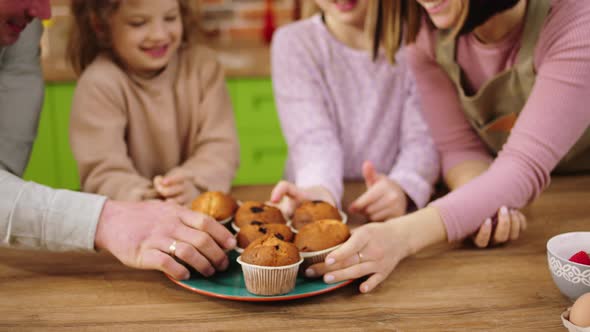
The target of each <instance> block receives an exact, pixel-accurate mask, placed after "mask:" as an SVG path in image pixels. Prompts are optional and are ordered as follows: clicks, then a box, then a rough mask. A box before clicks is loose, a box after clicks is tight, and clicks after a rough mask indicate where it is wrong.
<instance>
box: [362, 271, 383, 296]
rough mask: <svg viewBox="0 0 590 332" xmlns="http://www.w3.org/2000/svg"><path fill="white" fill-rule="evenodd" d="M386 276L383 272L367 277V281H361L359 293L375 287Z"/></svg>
mask: <svg viewBox="0 0 590 332" xmlns="http://www.w3.org/2000/svg"><path fill="white" fill-rule="evenodd" d="M386 277H387V276H386V275H385V274H383V273H375V274H373V275H372V276H371V277H369V279H367V281H365V282H363V283H362V284H361V285H360V287H359V290H360V291H361V293H368V292H370V291H372V290H373V289H375V287H377V285H379V284H380V283H381V282H382V281H383V280H385V278H386Z"/></svg>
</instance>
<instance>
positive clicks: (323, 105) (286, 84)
mask: <svg viewBox="0 0 590 332" xmlns="http://www.w3.org/2000/svg"><path fill="white" fill-rule="evenodd" d="M292 32H296V31H290V30H289V29H281V30H278V31H277V33H275V36H274V38H273V42H272V49H271V54H272V80H273V90H274V96H275V100H276V105H277V110H278V113H279V118H280V121H281V127H282V130H283V135H284V136H285V140H286V141H287V145H288V148H289V158H290V159H291V161H292V162H293V170H294V176H295V183H296V184H297V185H298V186H300V187H309V186H318V185H319V186H323V187H325V188H326V189H328V190H329V191H330V193H331V194H332V195H333V196H334V198H335V199H336V201H337V202H340V199H341V197H342V191H343V185H342V176H343V167H342V163H343V161H342V160H343V153H342V147H341V144H340V141H339V138H338V132H337V129H336V125H335V120H333V119H332V116H331V114H329V111H328V104H327V101H326V100H325V99H324V93H323V91H322V86H321V77H320V75H321V74H320V68H319V67H320V64H319V63H318V62H315V61H314V54H315V53H314V50H313V47H306V46H309V45H308V44H305V42H304V40H305V38H306V36H300V35H298V34H297V33H292ZM311 119H313V121H311Z"/></svg>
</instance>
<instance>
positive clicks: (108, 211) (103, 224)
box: [94, 200, 118, 250]
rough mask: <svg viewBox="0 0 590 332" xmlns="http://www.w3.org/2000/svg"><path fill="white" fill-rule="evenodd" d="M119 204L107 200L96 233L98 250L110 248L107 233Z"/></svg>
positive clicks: (95, 238) (95, 246)
mask: <svg viewBox="0 0 590 332" xmlns="http://www.w3.org/2000/svg"><path fill="white" fill-rule="evenodd" d="M117 204H118V203H117V202H114V201H112V200H107V201H105V203H104V205H103V207H102V211H101V212H100V216H99V218H98V223H97V225H96V233H95V235H94V248H95V249H96V250H108V241H107V240H108V235H107V233H108V229H109V224H110V223H111V220H112V217H113V215H115V214H116V210H117Z"/></svg>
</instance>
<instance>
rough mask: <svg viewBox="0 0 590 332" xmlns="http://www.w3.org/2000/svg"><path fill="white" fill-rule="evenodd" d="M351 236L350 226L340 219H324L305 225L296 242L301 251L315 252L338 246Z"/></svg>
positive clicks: (296, 237)
mask: <svg viewBox="0 0 590 332" xmlns="http://www.w3.org/2000/svg"><path fill="white" fill-rule="evenodd" d="M349 237H350V231H349V230H348V226H346V225H345V224H343V223H342V222H341V221H340V220H335V219H324V220H317V221H314V222H312V223H310V224H307V225H305V226H303V227H302V228H301V229H300V230H299V233H297V235H296V236H295V241H294V243H295V246H296V247H297V249H299V251H301V252H313V251H320V250H324V249H328V248H332V247H334V246H337V245H339V244H341V243H344V241H346V240H348V238H349Z"/></svg>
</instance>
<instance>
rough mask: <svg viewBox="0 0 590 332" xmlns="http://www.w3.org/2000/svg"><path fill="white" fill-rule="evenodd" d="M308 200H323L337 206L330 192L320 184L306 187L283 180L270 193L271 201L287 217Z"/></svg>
mask: <svg viewBox="0 0 590 332" xmlns="http://www.w3.org/2000/svg"><path fill="white" fill-rule="evenodd" d="M306 200H322V201H325V202H327V203H330V204H332V205H334V206H336V204H335V202H334V198H332V195H331V194H330V192H329V191H328V190H326V189H325V188H323V187H320V186H316V187H310V188H305V189H304V188H299V187H297V186H296V185H295V184H293V183H291V182H287V181H281V182H279V183H277V185H276V186H275V187H274V188H273V190H272V192H271V194H270V202H271V203H274V204H276V205H277V207H278V208H279V209H280V210H281V212H283V215H285V216H286V217H290V216H291V215H293V212H294V211H295V208H296V207H297V205H299V204H301V202H303V201H306Z"/></svg>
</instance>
